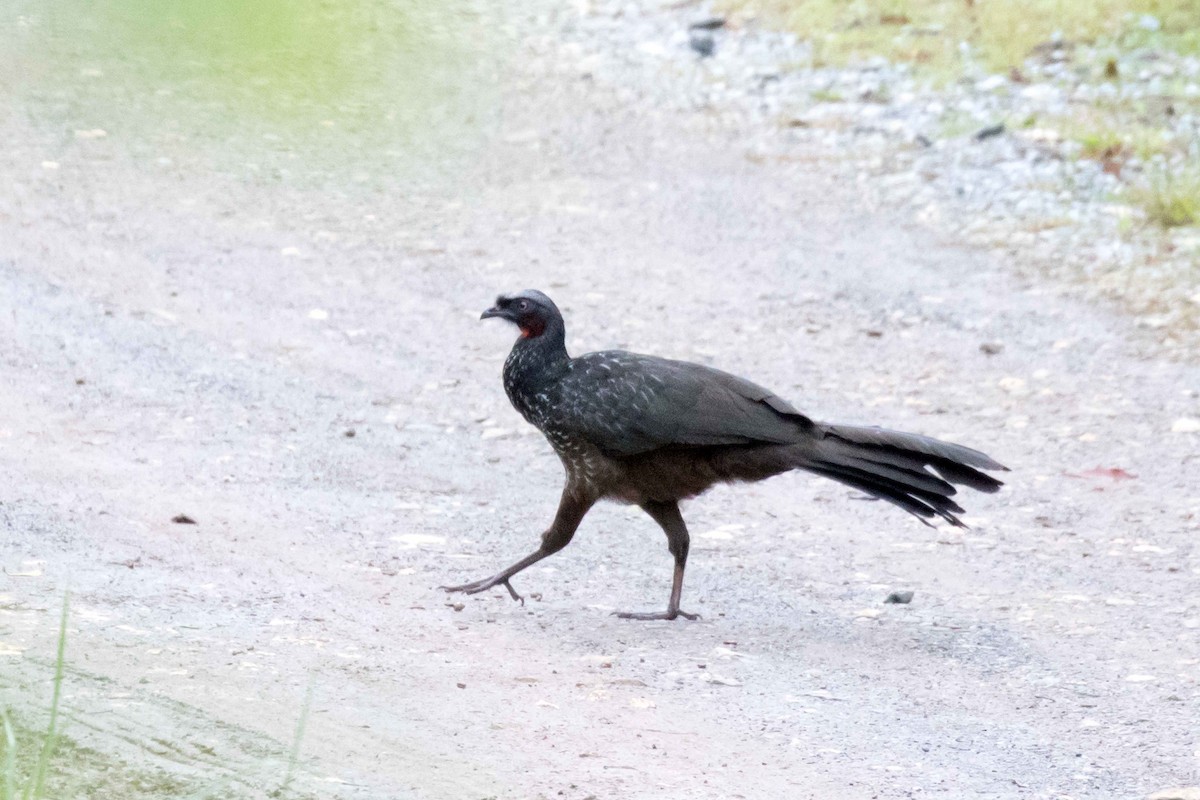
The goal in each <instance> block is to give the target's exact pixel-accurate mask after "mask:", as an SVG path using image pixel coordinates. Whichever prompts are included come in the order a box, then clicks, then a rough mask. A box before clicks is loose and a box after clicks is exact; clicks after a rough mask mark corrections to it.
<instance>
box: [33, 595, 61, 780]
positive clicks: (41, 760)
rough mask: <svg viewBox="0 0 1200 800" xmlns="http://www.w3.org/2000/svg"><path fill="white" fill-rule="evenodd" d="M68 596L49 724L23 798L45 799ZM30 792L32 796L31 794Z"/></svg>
mask: <svg viewBox="0 0 1200 800" xmlns="http://www.w3.org/2000/svg"><path fill="white" fill-rule="evenodd" d="M70 604H71V603H70V595H69V594H64V595H63V606H62V617H61V618H60V619H59V623H58V657H57V658H56V659H55V663H54V696H53V698H52V699H51V701H50V722H49V723H47V725H46V736H45V738H44V739H43V740H42V750H41V752H40V753H38V760H37V766H36V767H35V769H34V773H33V781H31V782H30V784H29V786H28V788H27V789H26V791H25V796H26V797H27V798H28V797H33V798H42V797H45V793H46V770H47V769H48V768H49V766H50V757H51V756H52V755H54V746H55V744H56V743H57V740H58V704H59V700H60V699H61V698H62V682H63V672H64V668H65V665H66V653H67V609H68V608H69V607H70ZM31 792H32V794H31Z"/></svg>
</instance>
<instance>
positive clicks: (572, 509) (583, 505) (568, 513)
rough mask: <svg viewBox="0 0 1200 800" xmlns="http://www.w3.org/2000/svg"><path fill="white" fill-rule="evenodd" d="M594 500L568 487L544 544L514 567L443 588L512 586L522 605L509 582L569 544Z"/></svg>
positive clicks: (464, 589)
mask: <svg viewBox="0 0 1200 800" xmlns="http://www.w3.org/2000/svg"><path fill="white" fill-rule="evenodd" d="M593 502H595V501H594V500H591V499H590V498H580V497H576V496H575V495H574V494H572V493H571V492H570V491H569V490H566V489H564V490H563V494H562V499H561V500H560V501H559V503H558V513H557V514H555V515H554V522H553V523H552V524H551V525H550V527H549V528H548V529H546V532H545V533H543V534H542V544H541V546H540V547H538V549H537V550H534V551H533V552H532V553H530V554H529V555H527V556H525V557H524V558H522V559H521V560H520V561H518V562H517V563H515V564H513V565H512V566H511V567H508V568H507V569H504V570H501V571H500V572H497V573H496V574H495V575H493V576H492V577H490V578H484V579H483V580H478V581H475V582H473V583H464V584H463V585H462V586H443V587H441V588H442V589H445V590H446V591H447V592H464V593H466V594H476V593H477V592H482V591H484V590H485V589H490V588H492V587H493V586H497V585H501V586H503V587H504V588H505V589H508V593H509V594H510V595H511V596H512V599H513V600H520V601H521V603H522V605H524V603H525V599H524V598H523V597H521V595H519V594H517V592H516V590H515V589H513V587H512V584H511V583H509V582H508V581H509V578H511V577H512V576H513V575H516V574H517V573H518V572H520V571H521V570H523V569H525V568H526V567H528V566H532V565H533V564H536V563H537V562H539V561H541V560H542V559H543V558H545V557H546V556H549V555H553V554H554V553H557V552H558V551H559V550H562V549H563V548H564V547H566V546H567V544H569V543H570V541H571V537H572V536H574V535H575V529H576V528H578V527H579V523H580V522H582V521H583V515H584V514H586V513H587V512H588V509H589V508H591V507H592V503H593Z"/></svg>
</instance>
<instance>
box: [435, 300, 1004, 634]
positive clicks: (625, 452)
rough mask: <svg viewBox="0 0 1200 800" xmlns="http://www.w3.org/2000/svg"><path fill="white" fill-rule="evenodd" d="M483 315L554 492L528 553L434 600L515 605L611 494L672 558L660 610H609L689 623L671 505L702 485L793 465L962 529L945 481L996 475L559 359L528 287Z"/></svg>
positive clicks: (802, 419) (973, 462)
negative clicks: (560, 478)
mask: <svg viewBox="0 0 1200 800" xmlns="http://www.w3.org/2000/svg"><path fill="white" fill-rule="evenodd" d="M490 317H499V318H500V319H506V320H508V321H509V322H512V323H514V324H516V325H517V327H518V328H520V336H519V338H518V339H517V341H516V344H514V345H513V348H512V351H511V352H510V353H509V354H508V359H507V360H506V361H505V362H504V390H505V391H506V392H507V393H508V399H509V400H511V401H512V404H513V406H515V407H516V409H517V410H518V411H520V412H521V415H522V416H524V417H525V419H526V420H528V421H529V422H530V423H532V424H533V425H534V426H536V427H537V429H538V430H540V431H541V432H542V433H543V434H544V435H545V436H546V438H547V439H548V440H549V441H550V444H551V446H552V447H553V448H554V450H555V452H557V453H558V456H559V458H560V459H562V463H563V468H564V469H565V470H566V485H565V486H564V487H563V492H562V499H561V500H560V501H559V505H558V513H557V514H555V516H554V522H553V523H551V525H550V527H549V528H548V529H547V530H546V532H545V533H543V534H542V543H541V545H540V546H539V547H538V549H537V550H535V551H533V552H532V553H530V554H529V555H527V556H526V557H525V558H522V559H521V560H520V561H518V562H517V563H515V564H513V565H512V566H510V567H508V568H507V569H505V570H502V571H500V572H498V573H496V574H495V575H493V576H491V577H490V578H484V579H483V580H479V581H475V582H474V583H466V584H463V585H462V586H447V587H443V588H445V590H446V591H448V592H466V593H467V594H475V593H476V592H482V591H484V590H485V589H490V588H491V587H493V586H504V588H506V589H507V590H508V593H509V594H510V595H512V597H513V599H514V600H521V596H520V595H518V594H517V593H516V591H515V590H514V589H513V587H512V583H510V581H511V579H512V576H513V575H516V574H517V573H518V572H520V571H521V570H523V569H525V568H526V567H528V566H530V565H532V564H536V563H537V562H538V561H541V560H542V559H543V558H545V557H546V556H549V555H551V554H553V553H557V552H558V551H559V550H561V549H563V548H564V547H566V546H567V544H568V543H569V542H570V541H571V537H572V536H574V535H575V530H576V528H578V527H579V523H580V521H581V520H582V519H583V517H584V515H585V514H586V513H587V512H588V509H590V508H591V507H592V505H593V504H594V503H595V502H596V501H597V500H615V501H617V502H621V503H635V504H637V505H638V506H640V507H641V508H642V510H644V511H645V512H646V513H647V514H649V515H650V516H651V517H652V518H653V519H654V521H655V522H657V523H658V524H659V525H660V526H661V527H662V529H663V531H664V532H665V533H666V534H667V546H668V548H669V549H670V551H671V554H672V555H673V556H674V557H675V573H674V578H673V580H672V582H671V598H670V600H669V601H668V603H667V609H666V611H658V612H650V613H633V612H619V613H618V616H620V617H624V618H626V619H675V618H676V617H680V616H682V617H686V618H687V619H696V615H695V614H688V613H685V612H683V611H680V609H679V597H680V594H681V592H682V590H683V570H684V567H685V566H686V564H687V556H688V542H689V539H688V531H687V527H686V526H685V525H684V522H683V517H682V516H681V515H680V513H679V501H680V500H684V499H686V498H689V497H695V496H696V495H699V494H701V493H702V492H704V491H705V490H707V489H708V488H709V487H711V486H712V485H713V484H716V483H723V482H731V481H759V480H762V479H763V478H769V477H771V476H772V475H778V474H780V473H782V472H788V471H790V470H794V469H802V470H807V471H808V472H814V473H816V474H817V475H823V476H825V477H826V478H832V479H833V480H835V481H839V482H841V483H844V484H846V485H847V486H851V487H853V488H855V489H858V490H859V491H862V492H866V493H867V494H869V495H871V496H873V497H877V498H880V499H882V500H887V501H888V502H890V503H894V504H895V505H898V506H900V508H903V509H904V510H905V511H907V512H908V513H910V514H912V515H914V516H916V517H917V518H918V519H920V520H921V521H922V522H925V520H927V519H930V518H934V517H941V518H942V519H944V520H946V521H947V522H949V523H950V524H951V525H955V526H958V527H966V526H965V525H963V523H962V521H961V520H959V518H958V517H957V516H955V515H956V514H961V513H963V510H962V508H960V507H959V506H958V504H957V503H955V502H954V500H953V499H952V498H953V496H954V494H955V488H954V484H959V485H962V486H968V487H970V488H972V489H977V490H979V491H981V492H989V493H990V492H995V491H996V490H998V489H999V488H1000V486H1001V485H1002V484H1001V482H1000V481H998V480H996V479H995V478H993V477H991V476H989V475H986V474H984V473H983V472H981V470H1007V468H1006V467H1003V466H1001V465H1000V464H998V463H996V462H995V461H993V460H992V459H991V458H989V457H988V456H986V455H984V454H983V453H980V452H979V451H977V450H971V449H970V448H967V447H963V446H961V445H957V444H950V443H948V442H942V441H938V440H937V439H931V438H929V437H927V436H920V435H918V434H915V433H900V432H898V431H889V430H885V429H883V428H874V427H870V428H867V427H857V426H851V425H830V424H827V423H823V422H816V421H814V420H812V419H809V418H808V417H806V416H805V415H804V414H801V413H800V412H799V411H797V410H796V409H795V408H793V407H792V406H791V404H790V403H788V402H787V401H786V400H783V399H782V398H779V397H777V396H776V395H774V394H773V393H771V392H770V391H768V390H767V389H764V388H763V387H761V386H757V385H755V384H753V383H750V381H747V380H743V379H742V378H739V377H737V376H734V375H730V374H729V373H727V372H721V371H720V370H716V369H713V368H711V367H705V366H702V365H700V364H690V363H688V362H685V361H671V360H668V359H665V358H656V357H654V356H644V355H638V354H637V353H626V352H624V351H621V350H606V351H603V352H599V353H589V354H587V355H583V356H579V357H578V358H571V356H569V355H568V354H567V348H566V328H565V326H564V324H563V318H562V314H561V313H559V310H558V307H557V306H555V305H554V302H553V301H552V300H551V299H550V298H549V297H547V296H546V295H544V294H542V293H541V292H539V291H534V290H529V291H524V292H520V293H518V294H514V295H502V296H500V297H498V298H496V305H494V306H493V307H492V308H489V309H488V310H487V311H485V312H483V316H482V317H481V319H488V318H490ZM931 470H932V471H931ZM926 524H928V523H927V522H926Z"/></svg>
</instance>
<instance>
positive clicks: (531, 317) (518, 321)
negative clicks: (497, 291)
mask: <svg viewBox="0 0 1200 800" xmlns="http://www.w3.org/2000/svg"><path fill="white" fill-rule="evenodd" d="M492 317H499V318H500V319H506V320H508V321H509V322H511V323H513V324H514V325H516V326H517V327H518V328H520V329H521V336H522V337H523V338H525V339H533V338H536V337H538V336H541V335H542V334H543V333H545V332H546V329H547V328H550V327H555V326H556V323H557V326H558V327H561V324H562V314H561V313H559V310H558V306H556V305H554V301H553V300H551V299H550V298H549V297H547V296H546V295H544V294H542V293H541V292H539V291H538V290H537V289H526V290H525V291H523V292H517V293H516V294H502V295H500V296H499V297H497V298H496V305H494V306H492V307H491V308H489V309H488V310H487V311H485V312H483V315H482V316H481V317H480V319H491V318H492Z"/></svg>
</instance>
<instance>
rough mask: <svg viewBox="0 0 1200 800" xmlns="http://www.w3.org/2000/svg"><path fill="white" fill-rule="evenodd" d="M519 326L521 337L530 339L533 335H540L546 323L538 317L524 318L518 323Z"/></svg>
mask: <svg viewBox="0 0 1200 800" xmlns="http://www.w3.org/2000/svg"><path fill="white" fill-rule="evenodd" d="M519 325H520V327H521V338H522V339H532V338H533V337H535V336H541V335H542V332H543V331H545V330H546V323H545V322H543V321H542V320H540V319H530V320H524V321H522V322H520V323H519Z"/></svg>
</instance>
